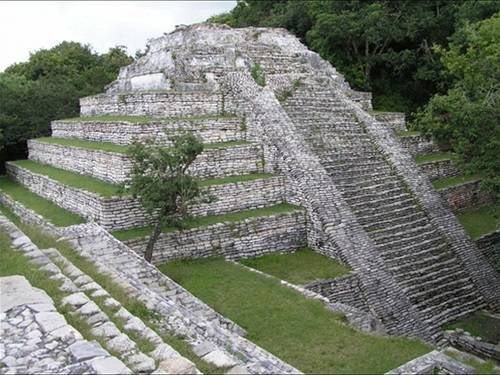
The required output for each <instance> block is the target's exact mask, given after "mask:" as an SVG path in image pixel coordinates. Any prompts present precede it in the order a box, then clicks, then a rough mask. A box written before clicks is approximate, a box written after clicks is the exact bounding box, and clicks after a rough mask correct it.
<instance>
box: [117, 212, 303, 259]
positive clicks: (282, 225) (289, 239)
mask: <svg viewBox="0 0 500 375" xmlns="http://www.w3.org/2000/svg"><path fill="white" fill-rule="evenodd" d="M147 241H148V237H145V238H137V239H132V240H127V241H123V242H124V243H125V244H126V245H127V246H129V247H130V248H131V249H132V250H134V251H135V252H137V253H138V254H142V253H143V252H144V250H145V249H146V244H147ZM305 245H306V231H305V214H304V212H303V211H302V210H297V211H294V212H291V213H286V214H279V215H272V216H262V217H255V218H251V219H246V220H244V221H239V222H224V223H217V224H214V225H210V226H205V227H199V228H193V229H186V230H183V231H175V232H167V233H162V234H161V235H160V238H159V239H158V241H157V243H156V245H155V248H154V251H153V263H155V264H159V263H163V262H166V261H170V260H177V259H196V258H205V257H210V256H224V257H226V258H229V259H240V258H249V257H255V256H259V255H263V254H266V253H270V252H278V251H283V252H286V251H293V250H297V249H299V248H301V247H304V246H305Z"/></svg>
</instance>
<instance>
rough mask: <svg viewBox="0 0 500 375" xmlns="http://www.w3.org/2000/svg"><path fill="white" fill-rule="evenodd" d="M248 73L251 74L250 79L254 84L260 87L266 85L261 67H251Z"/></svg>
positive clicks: (257, 65) (256, 65)
mask: <svg viewBox="0 0 500 375" xmlns="http://www.w3.org/2000/svg"><path fill="white" fill-rule="evenodd" d="M250 73H251V74H252V78H253V80H254V81H255V83H256V84H258V85H259V86H262V87H264V86H265V85H266V76H265V75H264V72H263V71H262V67H261V66H260V65H259V64H255V65H254V66H252V70H251V71H250Z"/></svg>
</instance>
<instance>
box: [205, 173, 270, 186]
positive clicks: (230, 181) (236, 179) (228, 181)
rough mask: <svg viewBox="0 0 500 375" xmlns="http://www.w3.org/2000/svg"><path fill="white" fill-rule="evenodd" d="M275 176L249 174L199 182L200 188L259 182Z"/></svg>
mask: <svg viewBox="0 0 500 375" xmlns="http://www.w3.org/2000/svg"><path fill="white" fill-rule="evenodd" d="M275 176H276V175H274V174H272V173H250V174H242V175H237V176H227V177H221V178H210V179H207V180H201V181H200V185H201V186H213V185H224V184H234V183H237V182H246V181H254V180H260V179H264V178H271V177H275Z"/></svg>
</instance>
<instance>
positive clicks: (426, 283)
mask: <svg viewBox="0 0 500 375" xmlns="http://www.w3.org/2000/svg"><path fill="white" fill-rule="evenodd" d="M452 270H453V271H452ZM464 276H465V275H464V273H463V272H462V271H461V270H460V269H459V268H455V269H450V268H445V269H442V270H441V272H439V273H438V272H436V273H434V274H432V277H431V276H430V275H428V276H426V277H424V278H419V279H418V282H415V281H417V280H415V281H414V282H413V283H412V284H413V285H410V284H409V283H408V285H409V286H408V287H407V288H405V291H406V293H408V295H409V296H410V298H411V297H412V296H413V295H417V294H420V293H424V292H427V291H434V288H432V286H433V285H444V284H446V283H447V282H450V281H454V280H458V279H460V278H463V277H464ZM429 287H431V288H429Z"/></svg>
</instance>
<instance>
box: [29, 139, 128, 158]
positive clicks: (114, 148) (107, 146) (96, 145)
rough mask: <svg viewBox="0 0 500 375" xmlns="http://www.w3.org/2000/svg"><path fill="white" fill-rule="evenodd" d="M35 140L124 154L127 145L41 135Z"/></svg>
mask: <svg viewBox="0 0 500 375" xmlns="http://www.w3.org/2000/svg"><path fill="white" fill-rule="evenodd" d="M35 141H38V142H42V143H50V144H55V145H60V146H68V147H78V148H84V149H87V150H97V151H106V152H117V153H120V154H126V153H127V150H128V147H127V146H122V145H116V144H114V143H109V142H93V141H83V140H81V139H67V138H56V137H42V138H36V139H35Z"/></svg>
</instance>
